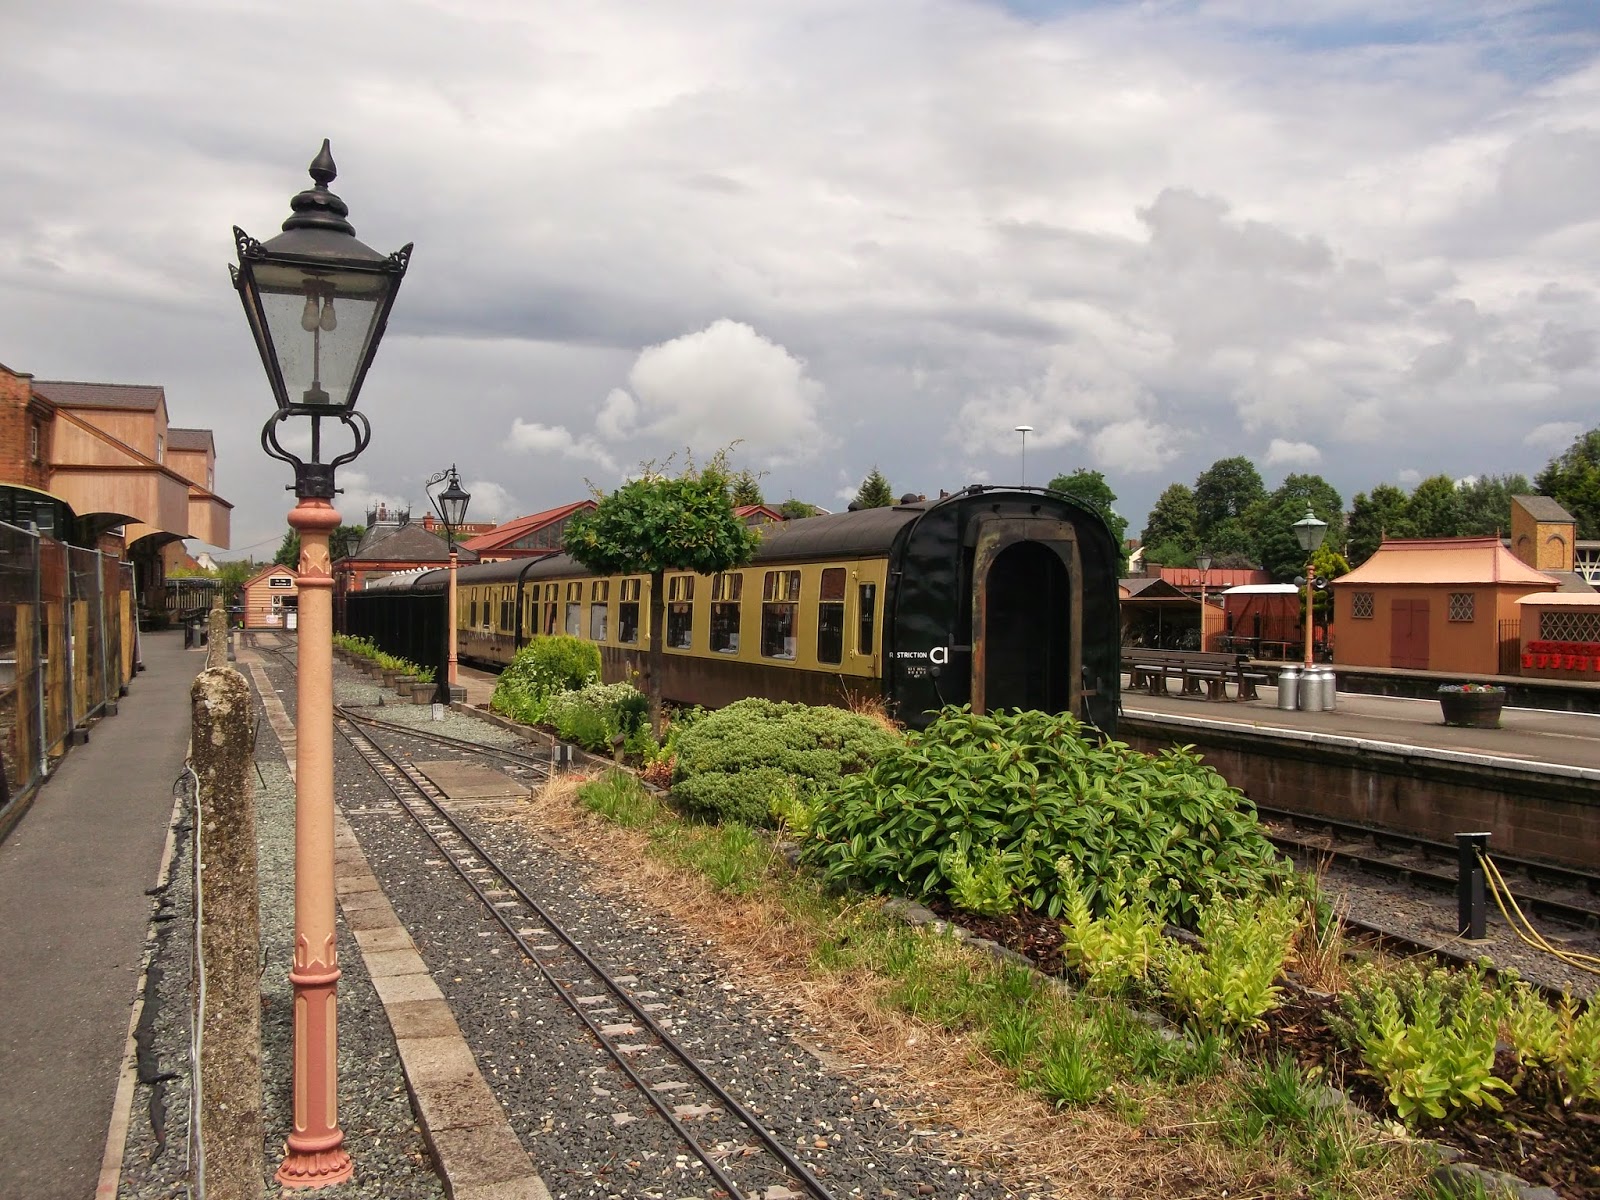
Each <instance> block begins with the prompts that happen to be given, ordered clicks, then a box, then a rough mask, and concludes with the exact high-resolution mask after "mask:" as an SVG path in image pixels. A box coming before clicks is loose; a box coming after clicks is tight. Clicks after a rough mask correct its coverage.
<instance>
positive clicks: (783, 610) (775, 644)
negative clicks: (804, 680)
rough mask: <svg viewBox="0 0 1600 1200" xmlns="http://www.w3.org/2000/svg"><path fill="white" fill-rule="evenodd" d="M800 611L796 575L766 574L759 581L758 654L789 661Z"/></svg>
mask: <svg viewBox="0 0 1600 1200" xmlns="http://www.w3.org/2000/svg"><path fill="white" fill-rule="evenodd" d="M799 610H800V572H799V571H768V572H767V573H766V576H765V578H763V579H762V581H761V654H762V657H764V658H793V657H794V639H795V617H796V615H797V614H798V613H799Z"/></svg>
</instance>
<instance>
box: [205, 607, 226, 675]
mask: <svg viewBox="0 0 1600 1200" xmlns="http://www.w3.org/2000/svg"><path fill="white" fill-rule="evenodd" d="M207 620H208V621H209V622H210V628H209V631H208V632H207V634H206V670H208V671H213V670H217V669H219V668H221V667H225V666H227V665H228V613H227V610H226V609H224V608H223V607H222V598H221V597H220V596H218V597H217V603H216V604H214V605H212V607H211V613H210V615H209V616H208V617H207Z"/></svg>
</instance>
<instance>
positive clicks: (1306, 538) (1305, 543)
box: [1294, 505, 1328, 686]
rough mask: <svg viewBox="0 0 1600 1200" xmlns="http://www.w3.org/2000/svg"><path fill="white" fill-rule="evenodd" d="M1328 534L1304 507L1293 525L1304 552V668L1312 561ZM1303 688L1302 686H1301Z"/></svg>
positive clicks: (1308, 649) (1314, 574)
mask: <svg viewBox="0 0 1600 1200" xmlns="http://www.w3.org/2000/svg"><path fill="white" fill-rule="evenodd" d="M1327 532H1328V523H1327V522H1326V521H1319V520H1317V515H1316V514H1315V513H1314V512H1312V511H1311V508H1310V506H1309V505H1308V506H1307V507H1306V515H1305V516H1303V517H1301V518H1300V519H1299V520H1298V521H1296V522H1295V523H1294V536H1295V538H1296V540H1298V541H1299V543H1300V549H1302V550H1304V551H1305V552H1306V666H1308V667H1309V666H1310V665H1311V587H1312V585H1313V584H1314V583H1315V582H1316V580H1317V564H1316V562H1315V561H1314V559H1315V555H1316V553H1317V547H1318V546H1320V545H1322V535H1323V534H1325V533H1327ZM1302 686H1303V685H1302Z"/></svg>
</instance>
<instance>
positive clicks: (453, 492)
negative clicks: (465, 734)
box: [424, 463, 472, 704]
mask: <svg viewBox="0 0 1600 1200" xmlns="http://www.w3.org/2000/svg"><path fill="white" fill-rule="evenodd" d="M447 479H448V480H449V481H450V482H449V483H448V485H447V486H446V487H445V489H444V491H442V492H440V493H439V494H438V495H437V496H435V495H434V494H433V492H432V491H428V496H429V498H430V499H432V501H433V507H434V508H435V509H436V510H437V511H438V513H439V520H441V521H442V522H444V538H445V544H446V545H448V546H449V547H450V593H449V600H448V602H447V604H446V606H445V625H446V626H447V627H448V630H449V631H448V632H447V633H446V634H445V660H444V663H445V667H444V678H443V679H441V680H440V681H439V686H438V688H437V689H436V690H435V692H434V697H433V698H434V700H435V702H437V703H439V704H449V703H450V700H451V693H452V691H453V689H454V688H455V686H456V557H457V555H456V530H457V529H459V528H461V526H462V524H463V523H464V522H465V521H466V519H467V504H468V502H469V501H470V500H471V499H472V494H471V493H470V492H467V491H464V490H463V489H462V487H461V479H460V477H459V476H458V475H457V474H456V465H455V463H451V464H450V469H449V470H448V471H440V472H439V473H438V474H437V475H435V476H433V477H432V478H430V479H429V480H428V482H427V483H426V484H425V485H424V490H426V489H431V488H432V487H433V486H434V484H436V483H443V482H444V481H445V480H447Z"/></svg>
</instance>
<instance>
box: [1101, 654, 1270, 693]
mask: <svg viewBox="0 0 1600 1200" xmlns="http://www.w3.org/2000/svg"><path fill="white" fill-rule="evenodd" d="M1246 662H1247V660H1246V658H1245V656H1244V655H1242V654H1228V653H1215V652H1212V651H1207V650H1140V649H1137V648H1134V647H1127V648H1124V649H1123V651H1122V669H1123V670H1125V671H1127V672H1128V687H1129V689H1130V690H1135V691H1136V690H1139V689H1141V688H1142V689H1144V690H1146V691H1148V692H1149V693H1150V694H1151V695H1152V696H1167V695H1170V694H1171V693H1170V692H1168V691H1167V680H1168V679H1170V678H1173V677H1176V678H1178V679H1179V680H1180V681H1181V682H1182V685H1183V687H1182V694H1183V695H1185V696H1198V695H1200V694H1201V691H1202V689H1203V690H1204V692H1205V697H1206V699H1207V700H1226V699H1227V698H1228V684H1229V683H1230V682H1231V683H1233V685H1234V695H1235V697H1236V698H1237V699H1239V700H1255V699H1257V698H1258V697H1257V694H1256V685H1257V684H1258V683H1265V682H1266V680H1267V675H1266V673H1265V672H1260V671H1251V670H1248V669H1247V668H1246Z"/></svg>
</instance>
